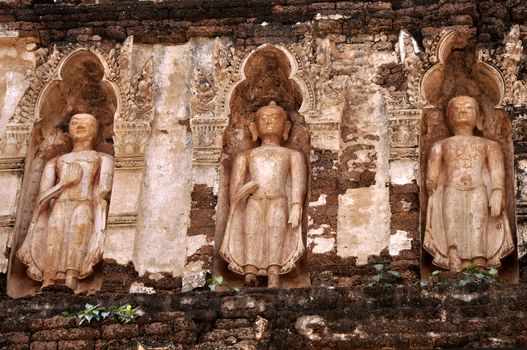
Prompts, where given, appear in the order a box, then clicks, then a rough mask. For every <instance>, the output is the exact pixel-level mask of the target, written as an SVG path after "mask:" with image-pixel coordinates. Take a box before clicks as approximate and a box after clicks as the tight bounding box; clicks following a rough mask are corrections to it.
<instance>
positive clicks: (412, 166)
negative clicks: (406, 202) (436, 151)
mask: <svg viewBox="0 0 527 350" xmlns="http://www.w3.org/2000/svg"><path fill="white" fill-rule="evenodd" d="M416 178H417V162H416V161H413V160H393V161H391V162H390V182H391V183H392V184H393V185H406V184H409V183H412V182H413V181H414V180H416Z"/></svg>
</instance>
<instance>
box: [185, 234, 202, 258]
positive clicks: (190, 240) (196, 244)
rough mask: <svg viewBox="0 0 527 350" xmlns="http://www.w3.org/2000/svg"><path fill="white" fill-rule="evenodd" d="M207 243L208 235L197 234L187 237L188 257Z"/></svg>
mask: <svg viewBox="0 0 527 350" xmlns="http://www.w3.org/2000/svg"><path fill="white" fill-rule="evenodd" d="M206 245H207V235H196V236H188V237H187V257H189V256H192V255H194V254H196V252H197V251H198V250H199V249H200V248H202V247H204V246H206Z"/></svg>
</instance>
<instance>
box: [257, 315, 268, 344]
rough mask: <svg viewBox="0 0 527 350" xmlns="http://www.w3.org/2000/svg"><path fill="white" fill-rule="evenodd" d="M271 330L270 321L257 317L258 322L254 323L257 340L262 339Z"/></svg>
mask: <svg viewBox="0 0 527 350" xmlns="http://www.w3.org/2000/svg"><path fill="white" fill-rule="evenodd" d="M268 328H269V321H267V320H266V319H265V318H263V317H260V316H257V317H256V321H254V338H255V339H256V340H260V339H262V337H263V335H264V334H265V332H266V331H267V329H268Z"/></svg>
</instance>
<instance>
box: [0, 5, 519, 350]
mask: <svg viewBox="0 0 527 350" xmlns="http://www.w3.org/2000/svg"><path fill="white" fill-rule="evenodd" d="M0 5H1V12H0V22H2V23H1V27H0V57H2V59H1V60H0V104H1V109H0V110H1V114H0V191H1V192H0V193H1V196H2V201H1V202H0V251H5V252H6V253H5V254H4V255H2V256H0V279H1V280H2V282H1V283H0V286H2V289H1V292H2V294H3V295H4V297H3V298H4V299H5V300H8V297H11V298H21V297H29V296H32V295H35V293H37V294H36V295H37V298H38V296H39V295H46V296H50V297H57V296H58V295H62V294H63V293H66V295H69V296H70V294H68V293H71V291H73V292H75V293H76V294H89V295H96V296H97V297H98V298H102V299H101V300H104V298H105V295H109V294H112V293H122V295H126V293H133V292H136V291H138V290H148V291H150V292H157V293H170V294H177V293H181V292H189V291H191V290H193V289H199V288H206V276H209V275H210V276H213V277H218V276H221V278H222V280H223V281H224V283H225V285H226V286H228V288H226V287H224V289H229V288H237V289H240V290H242V291H243V292H244V293H245V292H247V293H251V291H255V290H257V291H261V290H265V288H315V290H316V288H327V287H346V288H347V287H354V286H361V285H365V284H367V283H368V282H370V281H371V277H372V276H373V275H375V273H376V272H375V269H374V268H373V265H374V264H379V263H382V264H385V265H390V268H391V269H392V270H393V271H397V272H398V273H400V274H401V276H402V277H403V278H404V280H405V283H406V284H412V283H414V282H416V281H418V280H420V279H423V280H427V279H428V278H430V276H431V274H432V273H433V271H434V270H442V271H450V272H452V273H456V272H459V271H460V270H462V269H463V268H466V267H467V266H472V265H475V266H477V267H478V268H480V269H481V270H482V271H488V270H490V269H493V268H495V269H497V270H498V274H499V280H500V282H501V283H504V284H507V283H514V284H516V283H519V282H521V283H525V281H526V279H527V275H526V270H525V261H526V259H527V258H526V257H525V255H526V253H527V243H526V242H527V216H526V215H527V180H526V179H527V173H526V172H527V152H526V147H525V141H526V140H525V133H526V128H527V117H526V114H525V113H526V110H527V105H526V104H527V83H526V82H525V81H524V75H525V74H524V73H525V72H524V70H525V62H526V61H525V54H524V48H523V46H524V36H525V31H526V28H524V26H523V25H522V23H523V21H524V20H525V18H526V16H527V8H526V6H525V4H524V3H523V2H521V1H507V2H501V1H485V2H476V1H465V2H461V3H459V2H449V1H420V2H417V1H414V2H412V1H392V2H344V1H341V2H316V1H302V0H295V1H288V0H277V1H253V2H251V3H246V2H244V1H235V2H233V1H226V2H222V1H210V2H209V1H205V2H204V1H185V2H181V1H161V2H159V1H158V2H147V1H144V2H127V1H102V0H101V1H77V2H73V1H61V2H59V3H53V4H51V3H50V4H43V3H42V2H38V1H33V2H31V1H26V2H22V3H13V2H10V1H4V2H3V3H1V4H0ZM143 287H146V288H143ZM149 288H150V289H149ZM255 288H256V289H255ZM262 288H263V289H262ZM507 288H510V287H507ZM518 288H519V289H518V290H520V291H521V290H522V289H521V288H522V285H521V284H520V285H519V287H518ZM219 289H221V286H220V288H219ZM262 293H264V295H267V294H265V292H262ZM269 293H275V292H271V291H270V292H269ZM276 293H278V294H276V295H277V296H278V297H279V296H280V295H279V293H280V292H276ZM299 293H300V292H299ZM7 296H8V297H7ZM174 298H179V297H174ZM265 298H266V297H264V299H265ZM198 299H199V298H198ZM71 300H72V301H71V303H72V304H75V301H74V299H71ZM79 300H80V299H79ZM222 310H223V309H222ZM163 311H167V310H163ZM224 311H225V310H223V311H222V312H223V313H225V312H224ZM48 316H49V315H48ZM181 317H183V316H181ZM185 317H186V316H185ZM299 317H300V316H299ZM227 318H228V317H227ZM194 321H195V320H194ZM311 321H312V320H311ZM311 321H310V322H311ZM149 322H150V321H149ZM152 322H154V321H152ZM251 322H252V321H251ZM298 322H300V321H297V323H296V326H295V327H296V329H297V330H298V329H303V328H302V327H303V326H302V325H301V324H299V323H298ZM306 322H307V321H306ZM313 322H314V321H313ZM317 322H318V321H317ZM315 323H316V322H315ZM28 327H29V326H28ZM255 327H256V326H255ZM325 327H326V328H325V329H326V331H325V332H326V333H327V332H330V331H328V329H327V327H329V326H325ZM198 328H199V327H198ZM308 328H309V327H308ZM138 332H139V331H138ZM140 332H143V331H140ZM306 332H307V331H306ZM198 333H199V332H198ZM300 333H302V331H300ZM326 333H325V334H326ZM138 334H139V333H138ZM141 334H142V333H141ZM302 334H303V333H302ZM306 334H311V333H309V332H307V333H306ZM328 334H329V333H328ZM311 335H312V334H311ZM326 335H327V334H326ZM303 336H306V335H305V334H304V335H303ZM307 337H308V338H309V336H307ZM30 338H31V337H30ZM96 338H97V337H95V338H94V339H96ZM198 338H199V336H198ZM28 339H29V338H28ZM309 339H310V341H314V340H316V339H315V338H313V339H311V338H309ZM335 339H336V338H335ZM29 342H31V340H29ZM50 342H56V340H50ZM28 344H29V343H28ZM90 344H91V343H90ZM93 344H95V343H93ZM130 344H132V343H130ZM133 344H134V346H135V343H133ZM231 345H232V344H231ZM370 345H371V344H370ZM93 346H95V345H93ZM365 346H366V345H365ZM371 346H374V345H371ZM432 346H433V344H432ZM88 348H89V346H88Z"/></svg>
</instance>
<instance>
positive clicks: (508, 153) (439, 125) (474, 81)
mask: <svg viewBox="0 0 527 350" xmlns="http://www.w3.org/2000/svg"><path fill="white" fill-rule="evenodd" d="M439 60H440V62H439V63H438V64H436V65H435V66H433V67H432V68H430V69H429V70H428V71H427V72H426V74H425V76H424V77H423V81H422V85H421V88H422V91H423V92H424V95H425V98H426V102H427V105H426V106H425V107H424V108H423V115H422V119H421V126H420V141H419V142H420V145H419V149H420V155H419V158H420V164H419V165H420V183H421V184H422V185H421V188H420V203H421V205H420V208H421V209H420V223H421V227H420V228H421V242H423V238H424V232H425V226H426V215H427V207H428V194H427V192H426V187H425V186H424V184H425V183H426V166H427V164H428V156H429V152H430V148H431V147H432V145H433V144H434V143H435V142H436V141H439V140H442V139H444V138H447V137H450V136H452V134H451V132H450V130H449V128H448V125H447V122H446V107H447V104H448V102H449V101H450V99H452V98H453V97H455V96H460V95H467V96H471V97H473V98H475V99H476V100H477V101H478V104H479V108H480V113H482V114H483V116H484V117H483V130H482V131H479V130H476V129H475V130H474V131H475V132H474V135H475V136H480V137H484V138H487V139H490V140H493V141H496V142H498V143H499V145H500V146H501V149H502V151H503V154H504V163H505V177H506V181H505V210H506V215H507V217H508V220H509V223H510V228H511V231H512V234H513V239H514V244H515V246H516V244H517V243H516V241H517V240H516V214H515V213H516V208H515V194H514V150H513V145H512V138H511V121H510V119H509V116H508V114H507V112H506V111H505V110H504V109H503V108H501V107H499V104H500V103H501V99H502V97H503V96H502V94H503V93H502V91H503V81H502V78H501V75H500V73H499V72H498V71H496V69H494V68H493V67H491V66H490V65H488V64H486V63H484V62H481V61H479V60H478V55H477V50H476V48H475V47H474V45H473V44H472V42H471V41H470V37H466V36H461V35H457V36H456V34H454V33H452V34H451V35H450V36H448V37H447V38H446V39H444V40H443V41H442V43H440V48H439ZM432 260H433V257H432V256H431V255H430V254H429V253H428V252H427V251H426V250H424V249H422V256H421V275H422V278H425V279H426V278H428V277H429V276H430V274H431V273H432V271H433V270H436V269H439V268H438V267H436V266H434V265H433V264H432ZM499 274H500V280H501V281H503V282H512V283H515V282H517V281H518V256H517V251H516V250H515V251H514V252H513V253H512V254H510V255H508V256H507V257H505V258H504V259H503V260H502V267H501V268H500V271H499Z"/></svg>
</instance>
